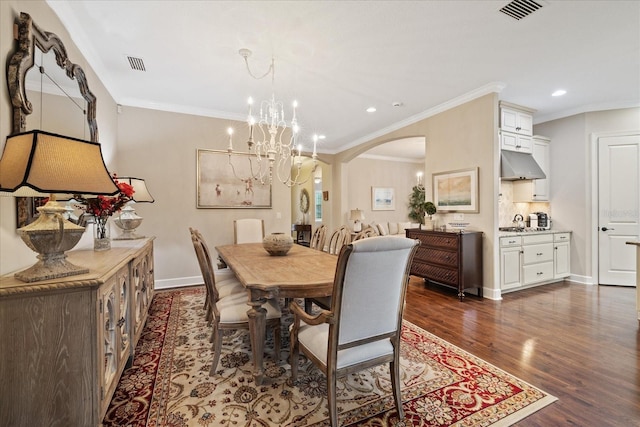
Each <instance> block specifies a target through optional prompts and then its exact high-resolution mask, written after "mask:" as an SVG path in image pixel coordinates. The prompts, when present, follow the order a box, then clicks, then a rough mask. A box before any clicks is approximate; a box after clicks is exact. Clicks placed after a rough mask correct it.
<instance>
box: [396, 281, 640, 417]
mask: <svg viewBox="0 0 640 427" xmlns="http://www.w3.org/2000/svg"><path fill="white" fill-rule="evenodd" d="M635 292H636V291H635V288H627V287H611V286H587V285H580V284H575V283H570V282H559V283H556V284H551V285H545V286H539V287H535V288H531V289H527V290H523V291H518V292H513V293H508V294H505V295H503V300H502V301H492V300H489V299H480V298H478V297H476V296H473V295H468V296H467V297H466V298H465V300H464V301H462V302H460V301H459V300H458V298H457V297H456V295H455V291H452V290H449V289H446V288H443V287H440V286H438V285H431V284H430V285H426V286H425V284H424V282H423V280H422V279H420V278H417V277H412V278H411V280H410V283H409V289H408V291H407V304H406V307H405V311H404V318H405V319H406V320H408V321H410V322H412V323H414V324H416V325H418V326H420V327H422V328H423V329H426V330H427V331H429V332H431V333H433V334H434V335H437V336H439V337H441V338H443V339H445V340H447V341H449V342H450V343H452V344H454V345H456V346H458V347H460V348H462V349H464V350H466V351H468V352H470V353H472V354H474V355H476V356H478V357H480V358H482V359H483V360H485V361H487V362H489V363H492V364H493V365H495V366H497V367H499V368H501V369H503V370H505V371H507V372H509V373H510V374H512V375H515V376H517V377H518V378H520V379H522V380H524V381H527V382H528V383H530V384H532V385H534V386H536V387H538V388H540V389H542V390H543V391H546V392H547V393H549V394H552V395H554V396H555V397H557V398H558V401H556V402H555V403H552V404H551V405H549V406H547V407H545V408H543V409H541V410H540V411H538V412H536V413H534V414H532V415H530V416H529V417H527V418H525V419H524V420H522V421H520V422H519V423H518V424H517V425H518V426H527V427H528V426H540V427H550V426H597V427H603V426H621V427H626V426H640V323H639V321H638V319H637V314H636V307H635Z"/></svg>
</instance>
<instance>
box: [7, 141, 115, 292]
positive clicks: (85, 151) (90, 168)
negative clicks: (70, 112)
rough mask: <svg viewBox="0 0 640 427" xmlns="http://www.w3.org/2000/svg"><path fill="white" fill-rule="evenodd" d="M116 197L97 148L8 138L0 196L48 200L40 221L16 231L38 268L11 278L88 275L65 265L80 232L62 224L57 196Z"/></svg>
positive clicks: (78, 143) (33, 279)
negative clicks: (47, 197)
mask: <svg viewBox="0 0 640 427" xmlns="http://www.w3.org/2000/svg"><path fill="white" fill-rule="evenodd" d="M118 191H119V189H118V187H117V186H116V184H115V182H114V181H113V179H112V178H111V176H110V175H109V171H108V170H107V168H106V166H105V164H104V160H103V158H102V152H101V150H100V144H98V143H96V142H89V141H84V140H81V139H76V138H71V137H68V136H62V135H56V134H53V133H49V132H44V131H41V130H32V131H28V132H22V133H18V134H15V135H11V136H8V137H7V140H6V143H5V146H4V151H3V153H2V157H1V158H0V192H4V193H12V195H13V196H19V197H42V196H47V195H50V198H49V201H48V202H47V203H46V204H45V205H44V206H42V207H39V208H38V212H39V215H38V218H37V219H36V220H35V221H34V222H32V223H31V224H29V225H26V226H24V227H22V228H19V229H18V234H19V235H20V237H21V238H22V240H23V241H24V242H25V244H26V245H27V246H28V247H29V248H31V249H32V250H33V251H35V252H37V253H38V262H36V263H35V264H34V265H33V266H31V267H29V268H28V269H26V270H23V271H21V272H18V273H16V274H15V277H16V278H17V279H18V280H21V281H23V282H36V281H39V280H46V279H55V278H58V277H67V276H73V275H76V274H83V273H88V272H89V269H88V268H86V267H80V266H76V265H73V264H71V263H70V262H68V261H67V260H66V258H67V255H66V254H65V252H66V251H68V250H71V249H72V248H73V247H74V246H75V245H76V244H77V243H78V241H79V240H80V238H81V237H82V234H83V233H84V227H81V226H79V225H76V224H74V223H72V222H70V221H68V220H66V219H64V214H65V212H66V208H65V205H64V204H61V203H59V202H57V201H56V195H55V193H61V194H67V195H71V194H90V195H100V194H102V195H114V194H116V193H118ZM67 198H70V196H68V197H67Z"/></svg>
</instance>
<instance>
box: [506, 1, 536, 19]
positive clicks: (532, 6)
mask: <svg viewBox="0 0 640 427" xmlns="http://www.w3.org/2000/svg"><path fill="white" fill-rule="evenodd" d="M540 8H542V5H541V4H540V3H537V2H535V1H533V0H513V1H512V2H511V3H509V4H507V5H506V6H504V7H503V8H502V9H500V12H502V13H504V14H505V15H507V16H510V17H512V18H513V19H516V20H518V21H519V20H521V19H522V18H526V17H527V16H529V15H531V14H532V13H533V12H535V11H536V10H538V9H540Z"/></svg>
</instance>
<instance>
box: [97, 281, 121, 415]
mask: <svg viewBox="0 0 640 427" xmlns="http://www.w3.org/2000/svg"><path fill="white" fill-rule="evenodd" d="M119 299H120V298H119V290H118V287H117V280H116V276H112V277H111V278H110V279H109V280H107V281H106V282H105V283H104V284H103V285H102V286H101V287H100V290H99V291H98V304H99V307H98V335H97V340H98V343H97V344H98V364H99V371H100V378H99V381H100V384H99V386H100V393H99V396H100V408H101V412H100V413H101V414H103V413H104V409H106V408H105V405H106V404H108V403H109V402H108V401H107V400H108V399H107V396H111V394H110V393H109V390H110V389H111V388H112V386H114V387H115V382H116V380H117V375H118V365H119V356H120V342H119V341H120V340H119V334H118V319H119V315H118V311H119Z"/></svg>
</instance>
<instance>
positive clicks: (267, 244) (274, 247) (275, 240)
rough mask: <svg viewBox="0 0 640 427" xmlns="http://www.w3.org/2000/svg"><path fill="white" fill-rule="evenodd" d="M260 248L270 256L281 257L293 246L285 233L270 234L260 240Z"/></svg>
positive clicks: (291, 239) (289, 237) (290, 238)
mask: <svg viewBox="0 0 640 427" xmlns="http://www.w3.org/2000/svg"><path fill="white" fill-rule="evenodd" d="M262 246H263V247H264V250H265V251H267V252H268V253H269V254H270V255H275V256H283V255H286V254H287V252H289V249H291V247H292V246H293V238H292V237H291V236H290V235H288V234H285V233H271V234H269V235H268V236H266V237H265V238H264V239H263V240H262Z"/></svg>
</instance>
